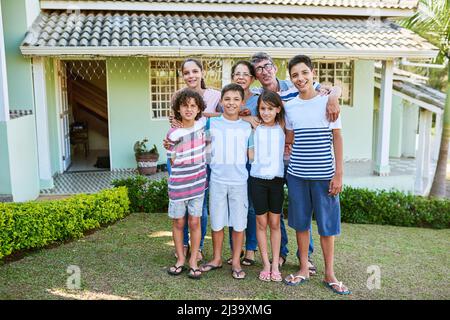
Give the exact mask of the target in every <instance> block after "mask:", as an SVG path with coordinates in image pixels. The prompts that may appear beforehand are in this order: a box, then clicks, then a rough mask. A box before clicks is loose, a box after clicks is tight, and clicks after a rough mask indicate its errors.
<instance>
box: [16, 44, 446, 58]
mask: <svg viewBox="0 0 450 320" xmlns="http://www.w3.org/2000/svg"><path fill="white" fill-rule="evenodd" d="M20 50H21V52H22V54H23V55H24V56H107V57H120V56H122V57H126V56H155V57H158V56H159V57H161V56H166V57H173V56H176V57H183V56H215V57H246V56H251V55H252V54H254V53H255V52H258V51H261V50H264V51H265V52H267V53H268V54H270V55H271V56H272V57H274V58H292V57H293V56H294V55H297V54H306V55H310V56H313V57H316V58H359V59H378V60H393V59H397V58H402V57H407V58H411V59H430V58H435V57H436V56H437V54H438V51H437V50H420V51H419V50H389V49H377V50H348V49H327V48H309V49H301V48H261V47H254V48H253V47H249V48H239V47H236V48H235V47H231V48H224V47H33V46H30V47H29V46H21V47H20Z"/></svg>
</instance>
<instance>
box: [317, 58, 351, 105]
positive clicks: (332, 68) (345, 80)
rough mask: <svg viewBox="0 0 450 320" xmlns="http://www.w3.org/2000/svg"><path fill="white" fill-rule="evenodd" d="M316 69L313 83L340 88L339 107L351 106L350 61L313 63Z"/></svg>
mask: <svg viewBox="0 0 450 320" xmlns="http://www.w3.org/2000/svg"><path fill="white" fill-rule="evenodd" d="M313 64H314V69H316V78H315V81H318V82H320V83H321V84H327V85H335V86H340V87H341V88H342V97H341V99H340V101H339V102H340V104H341V105H346V106H351V105H352V103H353V101H352V95H353V94H352V93H353V62H352V61H313Z"/></svg>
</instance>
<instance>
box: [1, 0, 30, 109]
mask: <svg viewBox="0 0 450 320" xmlns="http://www.w3.org/2000/svg"><path fill="white" fill-rule="evenodd" d="M1 3H2V18H3V29H4V38H5V53H6V70H7V73H8V94H9V104H10V110H19V109H22V110H23V109H25V110H34V98H33V75H32V68H31V59H27V58H24V57H23V56H22V53H21V52H20V48H19V47H20V44H21V42H22V41H23V39H24V37H25V34H26V32H27V29H28V28H27V18H26V9H25V0H14V1H11V0H1Z"/></svg>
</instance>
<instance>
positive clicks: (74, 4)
mask: <svg viewBox="0 0 450 320" xmlns="http://www.w3.org/2000/svg"><path fill="white" fill-rule="evenodd" d="M41 9H43V10H66V11H71V12H73V11H77V10H105V11H148V12H181V13H185V12H196V13H200V12H210V13H240V14H245V13H259V14H261V13H267V14H302V15H334V16H364V17H410V16H412V15H413V14H414V10H413V9H393V8H356V7H338V6H336V7H327V6H308V5H261V4H260V5H256V4H231V3H230V4H224V3H221V4H215V3H188V4H185V3H170V4H167V3H161V2H139V1H136V2H122V1H48V0H44V1H41Z"/></svg>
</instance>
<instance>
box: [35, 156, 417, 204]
mask: <svg viewBox="0 0 450 320" xmlns="http://www.w3.org/2000/svg"><path fill="white" fill-rule="evenodd" d="M390 165H391V173H390V175H389V176H386V177H380V176H376V175H374V174H373V172H372V170H373V169H372V168H373V167H372V161H347V162H345V163H344V185H349V186H353V187H360V188H369V189H385V190H390V189H397V190H400V191H404V192H410V193H420V190H415V173H416V160H415V159H407V158H391V159H390ZM136 174H137V172H136V170H132V169H130V170H117V171H101V172H68V173H64V174H60V175H57V176H56V177H55V178H54V184H55V187H54V188H53V189H47V190H42V191H41V195H43V196H45V195H70V194H78V193H96V192H99V191H101V190H104V189H108V188H111V182H112V181H113V180H114V179H122V178H128V177H131V176H134V175H136ZM163 177H167V172H158V173H156V174H154V175H152V176H150V177H149V179H152V180H159V179H161V178H163ZM424 185H426V183H424Z"/></svg>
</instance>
